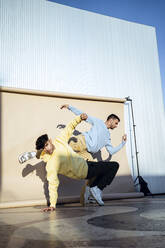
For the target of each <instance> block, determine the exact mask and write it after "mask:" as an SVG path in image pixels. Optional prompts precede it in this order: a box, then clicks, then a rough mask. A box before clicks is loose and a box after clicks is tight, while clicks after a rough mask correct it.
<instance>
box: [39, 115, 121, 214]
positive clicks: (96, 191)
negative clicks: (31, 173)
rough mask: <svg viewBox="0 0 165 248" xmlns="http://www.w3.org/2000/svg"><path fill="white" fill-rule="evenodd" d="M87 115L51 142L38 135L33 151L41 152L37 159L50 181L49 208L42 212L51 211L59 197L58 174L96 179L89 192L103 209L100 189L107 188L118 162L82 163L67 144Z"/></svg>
mask: <svg viewBox="0 0 165 248" xmlns="http://www.w3.org/2000/svg"><path fill="white" fill-rule="evenodd" d="M87 118H88V116H87V115H86V114H84V113H82V114H81V115H80V116H77V117H76V118H75V119H73V120H72V121H71V122H70V123H69V124H68V125H67V126H66V127H65V129H64V130H63V131H62V132H61V134H60V135H59V136H58V137H57V138H56V139H55V140H54V142H52V140H51V139H49V138H48V135H47V134H45V135H42V136H40V137H39V138H38V139H37V141H36V149H37V151H39V150H40V149H43V151H42V153H41V155H40V158H41V159H42V160H43V161H44V162H46V171H47V180H48V182H49V197H50V207H47V208H44V209H43V211H45V212H47V211H54V210H55V208H56V203H57V198H58V193H57V190H58V186H59V179H58V174H62V175H64V176H67V177H70V178H73V179H91V178H93V177H95V180H94V181H93V183H92V184H91V185H90V193H91V194H92V196H93V197H94V198H95V200H96V202H97V203H98V204H99V205H100V206H102V205H104V202H103V200H102V190H103V189H104V188H105V187H106V186H107V185H109V184H110V183H111V182H112V180H113V178H114V177H115V175H116V173H117V171H118V168H119V164H118V163H117V162H102V161H100V162H91V161H85V159H83V158H82V157H80V156H79V155H78V154H77V153H75V152H74V151H73V150H72V148H71V147H70V146H69V145H68V140H69V138H70V137H71V135H72V133H73V131H74V129H75V127H76V126H77V125H78V124H79V123H80V122H81V121H82V120H86V119H87Z"/></svg>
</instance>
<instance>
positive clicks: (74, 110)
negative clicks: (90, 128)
mask: <svg viewBox="0 0 165 248" xmlns="http://www.w3.org/2000/svg"><path fill="white" fill-rule="evenodd" d="M60 108H61V109H64V108H66V109H68V110H70V111H71V112H72V113H74V114H75V115H81V114H83V113H84V112H83V111H81V110H79V109H77V108H75V107H73V106H71V105H69V104H63V105H62V106H61V107H60ZM95 119H97V118H95V117H92V116H89V115H88V118H87V119H86V122H88V123H90V124H94V121H95Z"/></svg>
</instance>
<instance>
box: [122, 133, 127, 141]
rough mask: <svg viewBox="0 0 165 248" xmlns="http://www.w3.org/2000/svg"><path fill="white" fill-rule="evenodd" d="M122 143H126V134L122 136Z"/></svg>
mask: <svg viewBox="0 0 165 248" xmlns="http://www.w3.org/2000/svg"><path fill="white" fill-rule="evenodd" d="M122 141H125V142H126V141H127V135H126V134H124V135H123V136H122Z"/></svg>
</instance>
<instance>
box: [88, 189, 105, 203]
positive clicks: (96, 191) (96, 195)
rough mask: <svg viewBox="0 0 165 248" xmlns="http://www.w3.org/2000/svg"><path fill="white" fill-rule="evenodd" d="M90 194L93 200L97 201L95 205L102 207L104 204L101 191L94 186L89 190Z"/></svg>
mask: <svg viewBox="0 0 165 248" xmlns="http://www.w3.org/2000/svg"><path fill="white" fill-rule="evenodd" d="M90 192H91V194H92V196H93V197H94V198H95V200H96V201H97V203H98V204H99V205H100V206H104V202H103V200H102V197H101V193H102V191H101V190H100V189H99V188H98V187H97V186H95V187H92V188H90Z"/></svg>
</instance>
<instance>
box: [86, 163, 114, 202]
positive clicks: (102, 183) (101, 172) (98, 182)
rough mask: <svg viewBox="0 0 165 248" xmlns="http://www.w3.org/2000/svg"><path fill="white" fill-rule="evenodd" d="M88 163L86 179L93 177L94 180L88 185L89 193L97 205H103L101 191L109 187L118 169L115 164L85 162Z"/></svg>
mask: <svg viewBox="0 0 165 248" xmlns="http://www.w3.org/2000/svg"><path fill="white" fill-rule="evenodd" d="M87 163H88V175H87V178H88V179H90V178H92V177H93V176H95V177H96V178H95V180H94V181H93V182H92V184H91V185H90V192H91V194H92V195H93V197H94V198H95V199H96V201H97V203H98V204H99V205H104V202H103V201H102V190H103V189H104V188H105V187H106V186H107V185H109V184H110V183H111V182H112V181H113V179H114V177H115V175H116V173H117V171H118V168H119V164H118V163H117V162H102V161H100V162H97V163H95V162H87Z"/></svg>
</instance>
